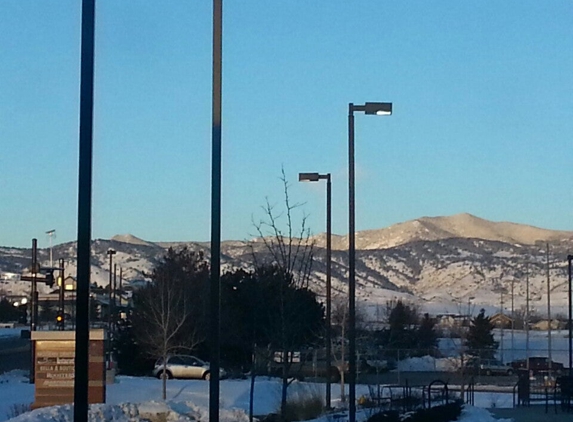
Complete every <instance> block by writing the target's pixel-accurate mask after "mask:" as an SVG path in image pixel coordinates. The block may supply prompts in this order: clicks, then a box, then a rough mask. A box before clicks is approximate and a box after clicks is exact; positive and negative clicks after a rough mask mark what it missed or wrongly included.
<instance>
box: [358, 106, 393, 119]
mask: <svg viewBox="0 0 573 422" xmlns="http://www.w3.org/2000/svg"><path fill="white" fill-rule="evenodd" d="M364 113H365V114H375V115H377V116H390V115H391V114H392V103H366V104H364Z"/></svg>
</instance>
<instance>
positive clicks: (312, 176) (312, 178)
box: [298, 173, 332, 409]
mask: <svg viewBox="0 0 573 422" xmlns="http://www.w3.org/2000/svg"><path fill="white" fill-rule="evenodd" d="M298 180H299V182H318V181H319V180H326V398H325V405H326V408H327V409H329V408H330V403H331V392H330V390H331V388H330V377H331V374H330V368H331V366H332V338H331V334H332V323H331V322H332V318H331V314H332V305H331V303H332V299H331V297H332V280H331V279H332V195H331V191H332V189H331V183H330V173H326V174H319V173H299V175H298Z"/></svg>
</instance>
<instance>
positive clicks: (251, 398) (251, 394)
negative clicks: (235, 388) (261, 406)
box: [249, 346, 257, 422]
mask: <svg viewBox="0 0 573 422" xmlns="http://www.w3.org/2000/svg"><path fill="white" fill-rule="evenodd" d="M254 349H255V352H253V362H252V364H251V391H250V392H249V422H253V407H254V401H255V377H256V376H257V374H256V373H255V370H256V365H257V362H256V359H257V358H256V346H255V348H254Z"/></svg>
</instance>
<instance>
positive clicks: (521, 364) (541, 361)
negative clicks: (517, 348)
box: [510, 357, 563, 375]
mask: <svg viewBox="0 0 573 422" xmlns="http://www.w3.org/2000/svg"><path fill="white" fill-rule="evenodd" d="M510 365H511V367H512V368H514V369H516V370H518V369H527V360H526V359H519V360H515V361H513V362H511V364H510ZM529 370H530V371H532V372H533V373H534V374H539V373H544V372H549V371H552V372H554V373H555V374H557V375H560V374H562V373H563V364H562V363H560V362H555V361H550V360H549V358H546V357H530V358H529Z"/></svg>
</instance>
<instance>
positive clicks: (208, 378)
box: [203, 372, 211, 381]
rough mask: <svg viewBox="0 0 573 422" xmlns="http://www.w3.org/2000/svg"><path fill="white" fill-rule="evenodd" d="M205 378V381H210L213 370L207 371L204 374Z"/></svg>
mask: <svg viewBox="0 0 573 422" xmlns="http://www.w3.org/2000/svg"><path fill="white" fill-rule="evenodd" d="M203 379H204V380H205V381H209V380H210V379H211V372H205V373H204V374H203Z"/></svg>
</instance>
